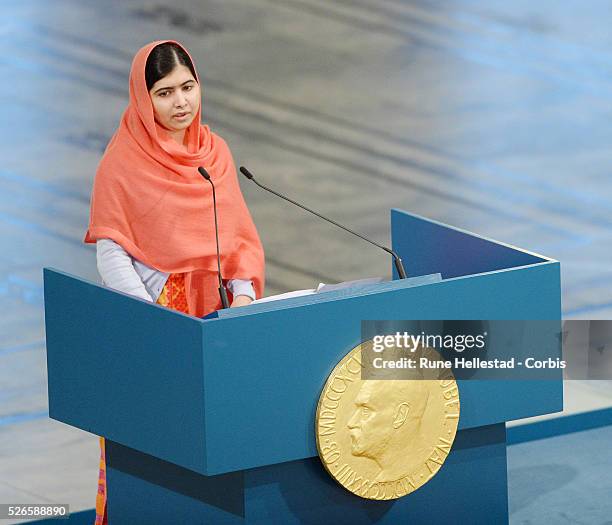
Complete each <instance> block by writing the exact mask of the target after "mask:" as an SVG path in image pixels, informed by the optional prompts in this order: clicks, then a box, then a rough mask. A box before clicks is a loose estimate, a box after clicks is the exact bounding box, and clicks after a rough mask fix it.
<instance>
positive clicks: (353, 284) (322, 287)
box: [251, 277, 384, 304]
mask: <svg viewBox="0 0 612 525" xmlns="http://www.w3.org/2000/svg"><path fill="white" fill-rule="evenodd" d="M383 280H384V279H383V278H382V277H370V278H368V279H358V280H356V281H345V282H342V283H337V284H325V283H319V286H317V287H316V288H309V289H307V290H295V291H293V292H285V293H281V294H278V295H270V296H269V297H262V298H261V299H257V300H255V301H253V302H252V303H251V304H258V303H267V302H270V301H279V300H281V299H290V298H292V297H300V296H302V295H313V294H316V293H324V292H331V291H333V290H342V289H345V288H359V287H360V286H366V285H369V284H376V283H380V282H382V281H383Z"/></svg>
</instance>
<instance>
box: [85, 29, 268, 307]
mask: <svg viewBox="0 0 612 525" xmlns="http://www.w3.org/2000/svg"><path fill="white" fill-rule="evenodd" d="M164 42H173V43H176V44H178V45H181V44H179V43H178V42H175V41H174V40H160V41H157V42H151V43H150V44H147V45H146V46H144V47H143V48H141V49H140V50H139V51H138V53H136V56H135V57H134V60H133V62H132V68H131V71H130V102H129V105H128V107H127V109H126V110H125V112H124V114H123V117H122V119H121V123H120V125H119V127H118V129H117V131H116V132H115V134H114V135H113V137H112V139H111V141H110V142H109V144H108V146H107V148H106V151H105V152H104V156H103V157H102V159H101V161H100V164H99V166H98V170H97V172H96V177H95V181H94V187H93V192H92V196H91V209H90V220H89V228H88V231H87V233H86V235H85V239H84V242H86V243H93V242H96V240H97V239H101V238H110V239H112V240H114V241H115V242H117V243H118V244H120V245H121V246H122V247H123V248H124V249H125V250H126V251H127V252H128V253H129V254H130V255H132V256H133V257H135V258H136V259H138V260H140V261H142V262H143V263H145V264H146V265H148V266H151V267H153V268H156V269H157V270H160V271H162V272H167V273H185V274H186V275H185V286H186V293H187V301H188V304H189V311H190V313H191V314H192V315H196V316H202V315H204V314H206V313H209V312H207V311H206V308H207V307H206V305H211V304H214V303H213V302H211V299H210V297H208V298H207V297H204V296H205V295H206V294H211V293H214V294H217V290H216V289H215V288H214V287H212V288H211V286H210V275H211V274H212V273H214V276H215V278H216V275H217V273H216V272H217V260H216V244H215V231H214V216H213V201H212V189H211V185H210V183H209V182H207V181H205V180H204V179H203V178H202V176H201V175H200V174H199V173H198V171H197V168H198V166H203V167H204V168H206V170H207V171H208V173H209V174H210V177H211V179H212V180H213V182H214V184H215V188H216V197H217V214H218V218H219V244H220V251H221V273H222V275H223V278H224V279H250V280H252V281H253V284H254V287H255V293H256V295H257V297H261V294H262V292H263V286H264V255H263V249H262V246H261V242H260V240H259V236H258V235H257V231H256V229H255V225H254V224H253V220H252V219H251V215H250V214H249V211H248V209H247V207H246V204H245V202H244V198H243V197H242V193H241V191H240V186H239V184H238V180H237V176H236V167H235V165H234V161H233V159H232V155H231V153H230V150H229V148H228V146H227V144H226V143H225V141H224V140H223V139H222V138H221V137H219V136H218V135H216V134H214V133H213V132H212V131H211V130H210V129H209V127H208V126H205V125H202V124H201V122H200V119H201V110H200V109H198V112H197V115H196V116H195V118H194V120H193V122H192V123H191V125H190V126H189V128H188V129H187V131H186V133H185V135H186V142H187V147H186V148H185V146H181V145H179V144H178V143H177V142H176V141H175V140H174V139H173V138H172V137H171V136H170V135H169V133H168V132H167V131H166V130H165V129H164V128H162V127H161V126H160V125H159V124H158V123H157V122H155V118H154V110H153V104H152V102H151V99H150V96H149V92H148V90H147V86H146V80H145V65H146V62H147V57H148V56H149V53H150V52H151V51H152V50H153V48H154V47H155V46H157V45H159V44H162V43H164ZM181 47H183V46H182V45H181ZM183 49H184V48H183ZM185 52H187V50H185ZM192 63H193V60H192ZM196 80H197V81H198V83H199V78H198V77H197V73H196ZM207 283H208V284H207Z"/></svg>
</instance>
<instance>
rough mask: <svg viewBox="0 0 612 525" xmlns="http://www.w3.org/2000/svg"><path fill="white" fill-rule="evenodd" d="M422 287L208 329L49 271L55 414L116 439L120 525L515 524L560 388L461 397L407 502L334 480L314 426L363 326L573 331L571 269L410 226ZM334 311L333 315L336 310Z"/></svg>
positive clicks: (358, 295) (247, 315)
mask: <svg viewBox="0 0 612 525" xmlns="http://www.w3.org/2000/svg"><path fill="white" fill-rule="evenodd" d="M392 237H393V246H394V249H395V250H396V251H397V252H398V253H399V254H400V256H401V257H402V259H403V260H404V262H405V265H406V269H407V271H408V273H409V274H410V275H411V276H423V275H431V274H441V276H442V280H439V279H433V280H428V279H424V280H422V281H416V284H415V281H411V280H397V281H392V282H388V283H381V284H380V285H373V286H369V287H367V288H365V289H357V290H352V291H351V290H342V291H335V292H334V291H331V292H326V293H325V294H320V296H319V297H317V298H316V299H313V298H312V297H311V298H308V297H302V298H296V299H290V300H283V301H275V302H273V303H267V304H260V305H252V306H247V307H243V308H240V309H233V310H230V311H224V312H221V313H220V315H219V317H218V318H214V319H206V320H202V319H197V318H194V317H190V316H187V315H184V314H181V313H179V312H175V311H172V310H168V309H166V308H163V307H161V306H158V305H155V304H151V303H148V302H145V301H142V300H139V299H136V298H133V297H131V296H128V295H125V294H122V293H119V292H115V291H113V290H110V289H107V288H104V287H101V286H99V285H97V284H94V283H91V282H88V281H85V280H82V279H79V278H76V277H73V276H70V275H67V274H65V273H62V272H59V271H56V270H53V269H45V270H44V283H45V322H46V331H47V366H48V381H49V414H50V416H51V417H52V418H54V419H57V420H59V421H63V422H65V423H67V424H70V425H73V426H75V427H78V428H81V429H83V430H86V431H89V432H92V433H95V434H98V435H102V436H104V437H105V438H106V439H107V463H108V465H107V480H108V512H109V522H110V523H111V524H113V525H114V524H122V523H130V524H132V523H215V524H216V523H258V524H259V523H261V524H263V523H266V524H267V523H317V524H319V523H337V524H341V523H351V524H357V523H399V522H401V521H402V520H404V521H406V522H408V520H412V522H413V523H449V522H451V523H452V522H469V523H499V522H505V521H507V517H508V512H507V484H506V456H505V424H504V423H505V421H509V420H512V419H519V418H524V417H529V416H533V415H538V414H544V413H550V412H554V411H559V410H561V409H562V387H561V380H560V378H559V380H554V381H464V382H460V384H459V387H460V393H461V418H460V422H459V429H460V430H459V432H458V434H457V439H456V441H455V444H454V446H453V449H452V451H451V453H450V454H449V456H448V459H447V460H446V462H445V464H444V466H443V467H442V469H441V470H440V472H439V473H438V474H437V475H436V476H435V477H434V478H433V479H432V481H430V482H429V483H427V484H426V485H424V486H423V487H421V488H420V489H418V490H417V491H416V492H414V493H412V494H410V495H408V496H405V497H404V498H401V499H399V500H395V501H371V500H364V499H362V498H359V497H358V496H354V495H353V494H351V493H349V492H348V491H346V490H345V489H344V488H342V487H341V486H339V485H338V484H337V483H336V482H335V481H334V480H333V479H331V477H330V476H329V475H328V474H327V473H326V472H325V471H324V469H323V467H322V465H321V463H320V461H319V459H318V457H316V456H317V450H316V443H315V429H314V419H315V410H316V406H317V402H318V398H319V395H320V393H321V389H322V387H323V384H324V383H325V381H326V379H327V376H328V375H329V373H330V372H331V370H332V369H333V368H334V366H335V365H336V364H337V363H338V361H340V359H341V358H342V357H343V356H344V355H345V354H346V353H348V352H349V351H350V350H351V349H352V348H353V347H355V346H356V345H357V344H359V343H360V338H361V321H362V320H369V319H381V320H403V319H419V320H427V319H431V320H440V319H520V320H523V319H559V318H560V312H561V305H560V280H559V263H558V262H556V261H553V260H551V259H547V258H545V257H541V256H537V255H533V254H529V253H527V252H525V251H522V250H519V249H516V248H512V247H509V246H505V245H503V244H500V243H497V242H495V241H491V240H487V239H483V238H481V237H479V236H477V235H473V234H470V233H467V232H463V231H460V230H457V229H455V228H452V227H449V226H446V225H443V224H439V223H436V222H433V221H430V220H427V219H424V218H420V217H417V216H414V215H410V214H407V213H404V212H401V211H397V210H393V212H392ZM323 296H324V297H323Z"/></svg>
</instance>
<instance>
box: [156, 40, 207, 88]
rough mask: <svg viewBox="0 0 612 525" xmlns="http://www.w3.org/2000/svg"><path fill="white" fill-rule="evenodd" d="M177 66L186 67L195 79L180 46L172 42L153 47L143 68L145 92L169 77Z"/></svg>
mask: <svg viewBox="0 0 612 525" xmlns="http://www.w3.org/2000/svg"><path fill="white" fill-rule="evenodd" d="M179 65H182V66H187V67H188V68H189V70H190V71H191V74H192V75H193V78H197V77H196V74H195V69H194V67H193V64H192V63H191V59H190V58H189V55H188V54H187V53H185V50H184V49H183V48H182V47H181V46H179V45H178V44H175V43H174V42H165V43H164V44H159V45H157V46H155V47H154V48H153V50H152V51H151V53H149V57H148V58H147V65H146V66H145V79H146V81H147V90H148V91H150V90H151V88H152V87H153V85H154V84H155V82H157V81H158V80H159V79H161V78H164V77H165V76H166V75H169V74H170V73H171V72H172V70H173V69H174V68H175V67H176V66H179Z"/></svg>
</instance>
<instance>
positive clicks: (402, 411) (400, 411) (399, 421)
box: [393, 403, 410, 428]
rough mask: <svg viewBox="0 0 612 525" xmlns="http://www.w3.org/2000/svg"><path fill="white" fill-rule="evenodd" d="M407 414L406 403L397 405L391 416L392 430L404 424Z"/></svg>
mask: <svg viewBox="0 0 612 525" xmlns="http://www.w3.org/2000/svg"><path fill="white" fill-rule="evenodd" d="M408 412H410V405H409V404H408V403H401V404H400V405H398V407H397V408H396V409H395V414H394V416H393V428H399V427H401V426H402V425H403V424H404V423H405V421H406V419H407V418H408Z"/></svg>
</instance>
